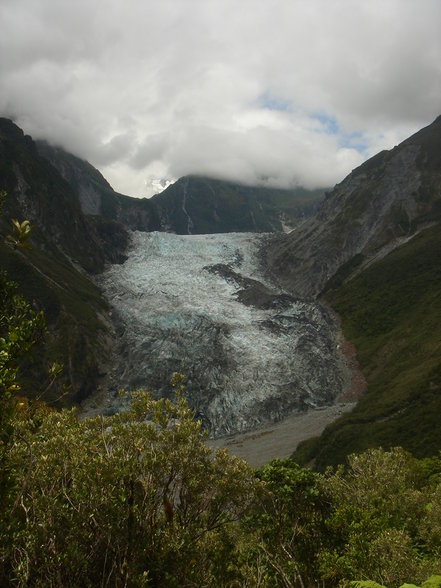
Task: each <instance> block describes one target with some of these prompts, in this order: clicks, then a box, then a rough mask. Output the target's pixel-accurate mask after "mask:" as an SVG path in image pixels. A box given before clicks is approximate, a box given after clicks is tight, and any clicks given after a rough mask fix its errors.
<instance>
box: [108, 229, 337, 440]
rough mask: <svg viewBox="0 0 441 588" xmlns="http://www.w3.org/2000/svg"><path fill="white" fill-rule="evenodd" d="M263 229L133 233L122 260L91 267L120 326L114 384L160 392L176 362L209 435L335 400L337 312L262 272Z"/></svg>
mask: <svg viewBox="0 0 441 588" xmlns="http://www.w3.org/2000/svg"><path fill="white" fill-rule="evenodd" d="M264 240H265V236H259V235H256V234H247V233H241V234H238V233H232V234H231V233H230V234H227V235H225V234H219V235H202V236H177V235H172V234H166V233H151V234H145V233H139V232H136V233H134V234H133V237H132V248H131V250H130V252H129V256H128V259H127V261H126V262H125V263H124V264H123V265H113V266H110V267H109V268H108V269H107V271H105V272H104V273H103V274H101V276H100V277H99V285H100V286H101V287H102V289H103V292H104V295H105V297H106V298H107V300H108V301H109V302H110V304H111V305H112V307H113V310H114V314H115V316H116V321H117V324H118V325H119V338H120V345H119V350H118V353H117V356H118V359H117V360H116V364H115V368H114V371H113V384H114V387H115V389H116V388H119V387H121V386H122V387H125V388H128V389H136V388H140V387H142V388H145V389H148V390H149V391H151V392H152V393H154V394H155V395H157V396H164V395H167V394H169V393H170V392H169V391H170V385H169V383H170V378H171V375H172V373H173V372H174V371H179V372H181V373H184V374H185V375H186V378H187V395H188V400H189V403H190V405H191V406H192V407H193V409H194V410H195V412H196V415H197V417H198V418H200V419H201V420H202V422H203V424H204V426H205V427H206V428H207V429H208V430H209V431H210V434H211V436H219V435H224V434H228V433H232V432H237V431H244V430H248V429H251V428H253V427H255V426H257V425H259V424H261V423H264V422H269V421H277V420H279V419H281V418H283V417H284V416H286V415H287V414H289V413H292V412H293V411H301V410H305V409H307V408H309V407H317V406H322V405H326V404H329V403H331V402H332V401H333V399H334V398H335V397H336V396H337V394H338V393H340V392H341V390H342V388H343V387H344V385H345V382H346V371H345V368H344V366H343V362H342V356H341V353H340V351H339V349H338V344H337V341H336V334H335V333H336V328H335V325H334V323H333V320H332V319H331V317H330V316H329V315H328V313H327V312H326V311H325V310H324V309H323V308H322V307H321V306H319V305H317V304H316V303H309V302H304V301H300V300H296V299H294V298H292V297H291V296H289V295H287V294H286V293H284V292H282V291H281V290H279V289H277V288H275V287H274V286H273V285H272V284H271V283H268V282H266V280H265V279H264V277H263V275H262V271H261V270H260V262H259V258H258V255H257V254H258V250H259V248H260V247H261V246H262V243H263V242H264ZM112 402H113V401H112V400H111V404H112ZM113 406H114V407H115V406H117V405H115V404H113Z"/></svg>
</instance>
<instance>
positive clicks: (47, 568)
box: [0, 382, 441, 588]
mask: <svg viewBox="0 0 441 588" xmlns="http://www.w3.org/2000/svg"><path fill="white" fill-rule="evenodd" d="M178 387H179V382H178ZM8 459H9V463H10V466H11V468H12V470H13V471H14V473H15V476H14V481H15V484H14V487H13V488H12V489H11V497H10V500H9V501H8V502H7V503H5V504H3V505H2V513H1V515H2V524H1V526H0V561H1V562H2V564H1V566H0V584H1V585H2V586H3V585H4V586H8V585H18V586H161V587H162V586H164V587H169V586H170V587H174V586H188V587H190V586H201V587H202V586H207V587H208V586H213V587H214V586H224V587H227V586H229V587H233V586H237V587H240V586H244V587H246V586H248V587H252V586H256V587H257V586H260V587H267V588H270V587H278V586H281V587H285V588H286V587H290V586H300V587H306V586H313V585H317V584H318V583H321V584H322V585H328V586H336V585H338V584H339V583H340V584H341V583H344V584H347V583H348V582H349V581H354V580H364V579H371V580H373V581H375V582H377V583H379V584H382V585H385V586H389V587H398V586H401V585H402V584H403V583H404V582H406V581H412V582H415V583H417V584H421V583H422V582H423V581H424V580H425V579H426V578H427V577H429V576H430V575H431V574H436V573H439V572H440V571H441V570H440V561H441V475H440V472H441V460H439V459H433V460H425V461H418V460H416V459H414V458H412V457H411V456H410V455H409V454H407V453H406V452H405V451H404V450H402V449H399V448H396V449H394V450H392V451H389V452H385V451H383V450H381V449H375V450H371V451H368V452H366V453H364V454H361V455H354V456H351V458H350V461H349V465H348V468H347V469H346V470H344V469H343V468H340V469H338V470H337V471H331V470H330V471H328V472H327V473H326V474H325V475H322V474H317V473H314V472H311V471H309V470H306V469H303V468H301V467H300V466H298V465H297V464H296V463H294V462H292V461H291V460H289V459H288V460H275V461H273V462H271V463H270V464H268V465H267V466H264V467H263V468H261V469H260V470H258V471H257V472H253V471H252V470H251V468H249V467H248V466H247V464H246V463H245V462H243V461H241V460H239V459H236V458H233V457H229V456H228V454H227V452H226V451H223V450H222V451H219V450H218V451H217V452H216V454H215V455H213V454H212V452H211V450H210V449H209V448H208V447H207V446H206V444H205V436H204V434H203V432H202V431H201V429H200V423H199V422H197V421H195V420H194V419H193V415H192V413H191V411H190V410H189V408H188V406H187V405H186V403H185V401H184V400H183V399H182V397H181V396H180V394H179V393H178V398H177V401H176V402H175V403H171V402H170V401H168V400H160V401H153V400H151V398H150V397H149V396H148V395H147V394H144V393H139V394H136V395H134V398H133V404H132V409H131V411H129V412H126V413H123V414H117V415H114V416H111V417H102V416H100V417H96V418H93V419H87V420H85V421H82V422H81V421H79V420H78V419H77V417H76V415H75V412H74V411H66V410H64V411H62V412H56V411H52V410H48V409H45V408H44V407H40V408H38V409H35V408H33V407H32V406H31V405H28V404H23V405H22V406H21V408H19V409H17V416H16V418H15V419H14V443H13V445H12V447H11V448H10V451H9V454H8Z"/></svg>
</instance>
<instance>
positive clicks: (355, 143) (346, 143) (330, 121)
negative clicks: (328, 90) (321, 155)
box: [312, 112, 368, 155]
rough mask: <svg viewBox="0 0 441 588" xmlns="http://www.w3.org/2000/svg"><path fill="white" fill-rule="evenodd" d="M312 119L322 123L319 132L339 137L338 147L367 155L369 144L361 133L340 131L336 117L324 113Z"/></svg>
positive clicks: (316, 114) (317, 114)
mask: <svg viewBox="0 0 441 588" xmlns="http://www.w3.org/2000/svg"><path fill="white" fill-rule="evenodd" d="M312 118H313V119H314V120H316V121H318V122H319V123H320V129H319V130H318V132H320V133H325V134H327V135H336V136H338V146H339V147H340V148H342V149H343V148H344V149H355V150H356V151H358V153H361V154H362V155H365V154H366V150H367V148H368V144H367V142H366V140H365V139H364V137H363V133H362V132H361V131H354V132H353V133H344V132H342V131H341V130H340V126H339V124H338V121H337V119H336V118H335V116H332V115H328V114H326V113H323V112H319V113H314V114H313V115H312Z"/></svg>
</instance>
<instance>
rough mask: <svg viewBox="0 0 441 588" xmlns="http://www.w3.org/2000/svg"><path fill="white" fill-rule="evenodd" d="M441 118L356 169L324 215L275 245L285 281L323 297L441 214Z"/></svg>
mask: <svg viewBox="0 0 441 588" xmlns="http://www.w3.org/2000/svg"><path fill="white" fill-rule="evenodd" d="M440 135H441V116H440V117H438V118H437V119H436V120H435V121H434V122H433V123H432V124H431V125H429V126H428V127H426V128H424V129H422V130H421V131H419V132H418V133H416V134H415V135H413V136H412V137H410V138H409V139H407V140H406V141H404V142H403V143H401V144H400V145H399V146H397V147H395V148H394V149H392V150H391V151H382V152H381V153H378V154H377V155H376V156H374V157H372V158H371V159H369V160H368V161H366V162H365V163H364V164H362V165H361V166H360V167H358V168H357V169H355V170H354V171H353V172H352V173H351V174H349V176H347V177H346V178H345V179H344V180H343V181H342V182H341V183H340V184H338V185H337V186H336V187H335V188H334V189H333V190H332V192H330V193H328V194H327V196H326V199H325V201H324V202H323V204H322V205H321V206H320V209H319V210H318V212H317V214H316V215H315V216H314V217H313V218H312V219H311V220H309V221H308V222H305V223H304V224H303V225H302V226H301V227H299V228H298V229H297V230H296V231H294V232H293V233H291V234H290V235H289V236H288V237H286V238H282V237H281V238H280V239H276V240H275V242H274V245H273V246H272V247H271V248H269V250H268V255H267V258H268V263H269V265H270V266H271V268H272V271H273V273H274V274H275V275H277V277H278V278H279V280H280V282H281V283H282V284H283V285H284V286H285V287H286V288H287V289H289V290H290V291H294V292H296V293H297V294H298V295H301V296H317V295H319V294H320V293H321V292H322V290H323V289H324V288H325V286H327V287H329V285H330V283H329V281H330V279H331V278H333V279H334V281H335V280H341V279H343V278H345V277H348V276H349V275H351V274H352V273H353V272H354V271H357V272H360V271H363V269H364V268H366V267H368V266H369V265H370V264H372V263H375V262H376V261H378V260H379V259H381V258H382V257H384V256H386V255H387V254H388V253H390V252H391V251H392V250H393V249H395V248H397V247H399V246H400V245H402V244H403V243H405V242H406V241H408V240H409V239H412V238H413V237H414V236H415V235H416V234H417V233H418V232H419V231H422V230H424V229H426V228H427V227H429V226H431V225H433V224H435V223H438V222H439V221H440V219H441V202H440V186H441V168H440V151H441V147H440Z"/></svg>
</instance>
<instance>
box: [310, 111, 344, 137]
mask: <svg viewBox="0 0 441 588" xmlns="http://www.w3.org/2000/svg"><path fill="white" fill-rule="evenodd" d="M312 118H313V119H315V120H317V121H318V122H319V123H320V124H321V127H322V132H324V133H326V134H327V135H337V134H338V131H339V126H338V122H337V119H336V118H335V116H329V115H328V114H325V113H322V112H319V113H315V114H313V116H312Z"/></svg>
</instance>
